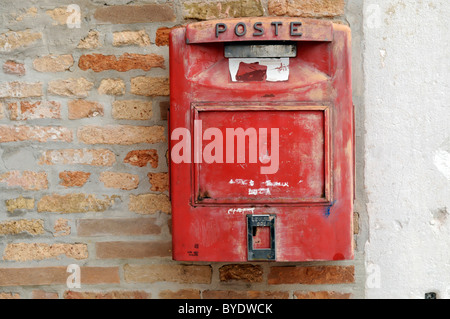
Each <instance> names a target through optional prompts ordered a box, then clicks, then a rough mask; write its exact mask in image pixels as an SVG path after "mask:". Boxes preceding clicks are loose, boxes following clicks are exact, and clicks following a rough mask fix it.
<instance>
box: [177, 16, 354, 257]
mask: <svg viewBox="0 0 450 319" xmlns="http://www.w3.org/2000/svg"><path fill="white" fill-rule="evenodd" d="M350 42H351V37H350V30H349V28H348V27H346V26H342V25H338V24H333V23H332V22H329V21H324V20H312V19H299V18H295V19H293V18H280V17H266V18H242V19H227V20H220V21H207V22H199V23H192V24H189V25H187V26H186V27H183V28H177V29H174V30H173V31H172V32H171V35H170V92H171V93H170V112H169V136H170V142H169V149H170V152H169V153H170V157H171V161H170V168H169V171H170V195H171V201H172V217H173V220H172V227H173V229H172V234H173V258H174V259H175V260H184V261H224V262H225V261H226V262H230V261H234V262H243V261H250V260H258V261H263V260H271V261H308V260H343V259H352V258H353V228H352V216H353V199H354V121H353V119H354V113H353V105H352V93H351V92H352V91H351V57H350V53H351V49H350Z"/></svg>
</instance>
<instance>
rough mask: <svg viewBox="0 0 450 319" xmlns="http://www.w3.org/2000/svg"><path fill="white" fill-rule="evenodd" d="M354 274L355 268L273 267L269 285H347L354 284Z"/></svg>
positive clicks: (269, 276)
mask: <svg viewBox="0 0 450 319" xmlns="http://www.w3.org/2000/svg"><path fill="white" fill-rule="evenodd" d="M354 273H355V267H354V266H311V267H295V266H289V267H272V268H271V269H270V272H269V275H268V283H269V285H280V284H304V285H321V284H347V283H353V282H354V280H355V278H354V275H355V274H354Z"/></svg>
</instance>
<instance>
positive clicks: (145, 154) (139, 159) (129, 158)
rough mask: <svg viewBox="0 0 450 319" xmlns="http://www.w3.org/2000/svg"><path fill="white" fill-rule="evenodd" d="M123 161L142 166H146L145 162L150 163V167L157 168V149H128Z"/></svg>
mask: <svg viewBox="0 0 450 319" xmlns="http://www.w3.org/2000/svg"><path fill="white" fill-rule="evenodd" d="M123 162H124V163H128V164H131V165H133V166H138V167H144V166H147V164H150V166H151V167H153V168H157V167H158V151H157V150H154V149H151V150H135V151H130V152H129V153H128V154H127V155H126V156H125V159H124V160H123Z"/></svg>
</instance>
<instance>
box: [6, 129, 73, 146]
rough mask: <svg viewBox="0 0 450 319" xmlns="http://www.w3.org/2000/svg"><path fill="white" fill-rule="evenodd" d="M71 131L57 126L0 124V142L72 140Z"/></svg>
mask: <svg viewBox="0 0 450 319" xmlns="http://www.w3.org/2000/svg"><path fill="white" fill-rule="evenodd" d="M72 138H73V137H72V131H71V130H70V129H68V128H66V127H58V126H26V125H21V126H10V125H0V143H8V142H20V141H35V142H42V143H43V142H54V141H62V142H72Z"/></svg>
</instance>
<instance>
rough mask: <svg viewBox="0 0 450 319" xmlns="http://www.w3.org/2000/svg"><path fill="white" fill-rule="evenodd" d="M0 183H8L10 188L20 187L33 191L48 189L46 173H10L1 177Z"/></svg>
mask: <svg viewBox="0 0 450 319" xmlns="http://www.w3.org/2000/svg"><path fill="white" fill-rule="evenodd" d="M0 183H6V185H7V186H8V187H20V188H22V189H24V190H32V191H36V190H42V189H47V188H48V180H47V173H45V172H32V171H10V172H6V173H3V174H1V175H0Z"/></svg>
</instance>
